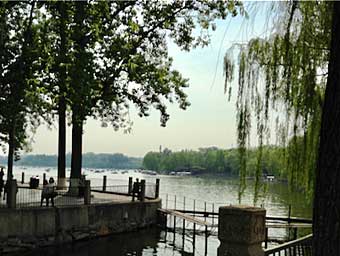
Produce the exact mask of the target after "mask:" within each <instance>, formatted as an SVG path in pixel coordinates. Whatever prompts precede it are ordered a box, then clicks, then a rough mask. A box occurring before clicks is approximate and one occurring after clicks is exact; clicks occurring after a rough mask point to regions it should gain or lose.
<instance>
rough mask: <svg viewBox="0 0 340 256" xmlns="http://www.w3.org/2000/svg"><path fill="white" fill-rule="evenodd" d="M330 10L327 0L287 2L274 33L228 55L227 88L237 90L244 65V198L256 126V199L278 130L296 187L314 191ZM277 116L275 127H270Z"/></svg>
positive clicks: (240, 106) (240, 122) (240, 116)
mask: <svg viewBox="0 0 340 256" xmlns="http://www.w3.org/2000/svg"><path fill="white" fill-rule="evenodd" d="M274 4H275V3H274ZM279 4H280V3H279ZM281 5H282V4H281ZM330 8H331V7H330V4H329V3H327V2H319V3H317V2H296V1H293V2H291V3H285V6H284V8H280V9H278V11H277V12H278V15H277V17H276V19H277V20H275V21H273V24H274V25H273V26H274V28H275V30H274V33H272V34H271V35H270V36H268V37H267V38H253V39H252V40H250V41H249V43H248V44H247V45H235V46H233V47H232V48H231V49H229V50H228V52H227V54H226V56H225V59H224V71H225V77H226V78H225V91H226V92H229V93H230V92H231V81H232V80H233V79H234V76H235V75H234V70H235V69H236V67H237V69H238V93H237V101H236V108H237V130H238V147H239V155H240V157H239V161H240V167H241V169H240V183H241V185H240V191H239V195H240V197H241V195H242V193H243V191H244V188H245V186H246V180H245V177H246V175H247V170H246V148H247V147H249V145H250V134H251V127H252V125H253V124H256V134H257V138H258V142H257V145H258V147H259V154H258V161H257V167H256V179H255V200H254V201H255V202H256V197H257V196H258V194H259V190H260V188H261V183H260V177H261V175H262V167H261V165H262V157H263V156H262V150H261V148H262V147H263V144H264V138H269V137H270V132H271V131H272V130H274V131H275V133H276V134H277V135H278V138H277V143H278V144H279V145H280V146H281V147H282V148H283V149H284V150H282V155H283V161H284V162H285V166H286V168H285V170H283V172H288V173H289V184H290V186H291V187H299V188H302V189H303V190H304V191H306V192H307V193H308V194H309V195H311V194H312V191H313V188H314V177H315V167H316V166H315V164H316V157H317V148H318V142H319V139H318V138H319V128H320V119H321V107H322V103H323V97H324V90H325V81H326V78H327V64H328V59H329V50H328V49H329V42H330V24H331V17H330V15H329V13H330V12H329V11H330ZM235 52H237V53H238V57H237V59H238V64H237V65H236V64H235V62H236V61H235ZM229 97H230V95H229ZM272 120H275V128H273V127H272V125H270V124H271V121H272ZM266 143H269V141H267V142H266Z"/></svg>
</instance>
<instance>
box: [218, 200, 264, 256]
mask: <svg viewBox="0 0 340 256" xmlns="http://www.w3.org/2000/svg"><path fill="white" fill-rule="evenodd" d="M218 218H219V219H218V239H219V240H220V242H221V244H220V247H219V248H218V256H264V251H263V249H262V242H263V241H264V240H265V229H266V228H265V223H266V210H265V209H262V208H257V207H251V206H222V207H220V209H219V214H218Z"/></svg>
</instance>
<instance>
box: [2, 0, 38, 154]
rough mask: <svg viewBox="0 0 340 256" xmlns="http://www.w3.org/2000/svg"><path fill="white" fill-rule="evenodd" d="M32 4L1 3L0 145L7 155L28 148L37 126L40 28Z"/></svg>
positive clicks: (33, 4)
mask: <svg viewBox="0 0 340 256" xmlns="http://www.w3.org/2000/svg"><path fill="white" fill-rule="evenodd" d="M34 10H35V3H34V2H31V3H30V2H6V1H3V2H1V3H0V16H1V18H0V105H1V108H0V144H1V145H2V146H3V150H4V151H6V149H5V145H4V144H5V143H7V144H9V148H10V150H9V151H10V154H13V153H14V154H15V155H16V157H17V158H18V150H20V149H22V148H24V147H26V146H27V145H28V142H29V141H28V139H29V138H28V134H27V131H28V130H34V129H35V128H36V127H37V126H38V125H39V115H41V114H42V109H43V106H44V104H43V101H42V94H41V92H40V91H39V90H37V85H38V84H39V80H38V76H37V72H38V70H39V61H38V60H39V51H38V49H37V47H36V45H37V41H38V38H37V35H38V33H39V26H38V25H36V23H35V22H34V21H35V17H34V15H33V13H34Z"/></svg>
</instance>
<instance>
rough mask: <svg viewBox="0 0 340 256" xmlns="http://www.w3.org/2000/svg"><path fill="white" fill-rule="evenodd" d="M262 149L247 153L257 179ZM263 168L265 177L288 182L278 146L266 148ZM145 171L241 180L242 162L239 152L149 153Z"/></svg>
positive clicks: (146, 158) (192, 151)
mask: <svg viewBox="0 0 340 256" xmlns="http://www.w3.org/2000/svg"><path fill="white" fill-rule="evenodd" d="M258 151H259V150H258V149H256V148H255V149H249V150H248V151H247V156H248V157H247V169H248V170H249V172H248V174H247V175H248V176H255V171H256V166H257V154H258ZM262 154H263V159H262V163H261V168H262V170H263V173H264V174H272V175H275V176H276V177H278V178H281V179H288V176H287V172H286V169H285V165H284V163H285V162H284V161H287V159H286V157H285V155H284V154H285V151H284V149H283V148H280V147H276V146H266V147H264V148H263V152H262ZM143 167H144V168H146V169H150V170H153V171H156V172H159V173H169V172H179V171H192V172H193V173H194V174H226V175H231V176H238V175H239V170H240V160H239V152H238V149H218V148H216V147H211V148H200V149H199V150H198V151H194V150H182V151H179V152H172V151H171V150H169V149H164V150H163V151H162V152H148V153H147V154H146V155H145V156H144V159H143Z"/></svg>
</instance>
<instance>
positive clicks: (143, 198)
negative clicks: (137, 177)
mask: <svg viewBox="0 0 340 256" xmlns="http://www.w3.org/2000/svg"><path fill="white" fill-rule="evenodd" d="M140 200H141V201H142V202H144V200H145V180H141V181H140Z"/></svg>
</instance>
